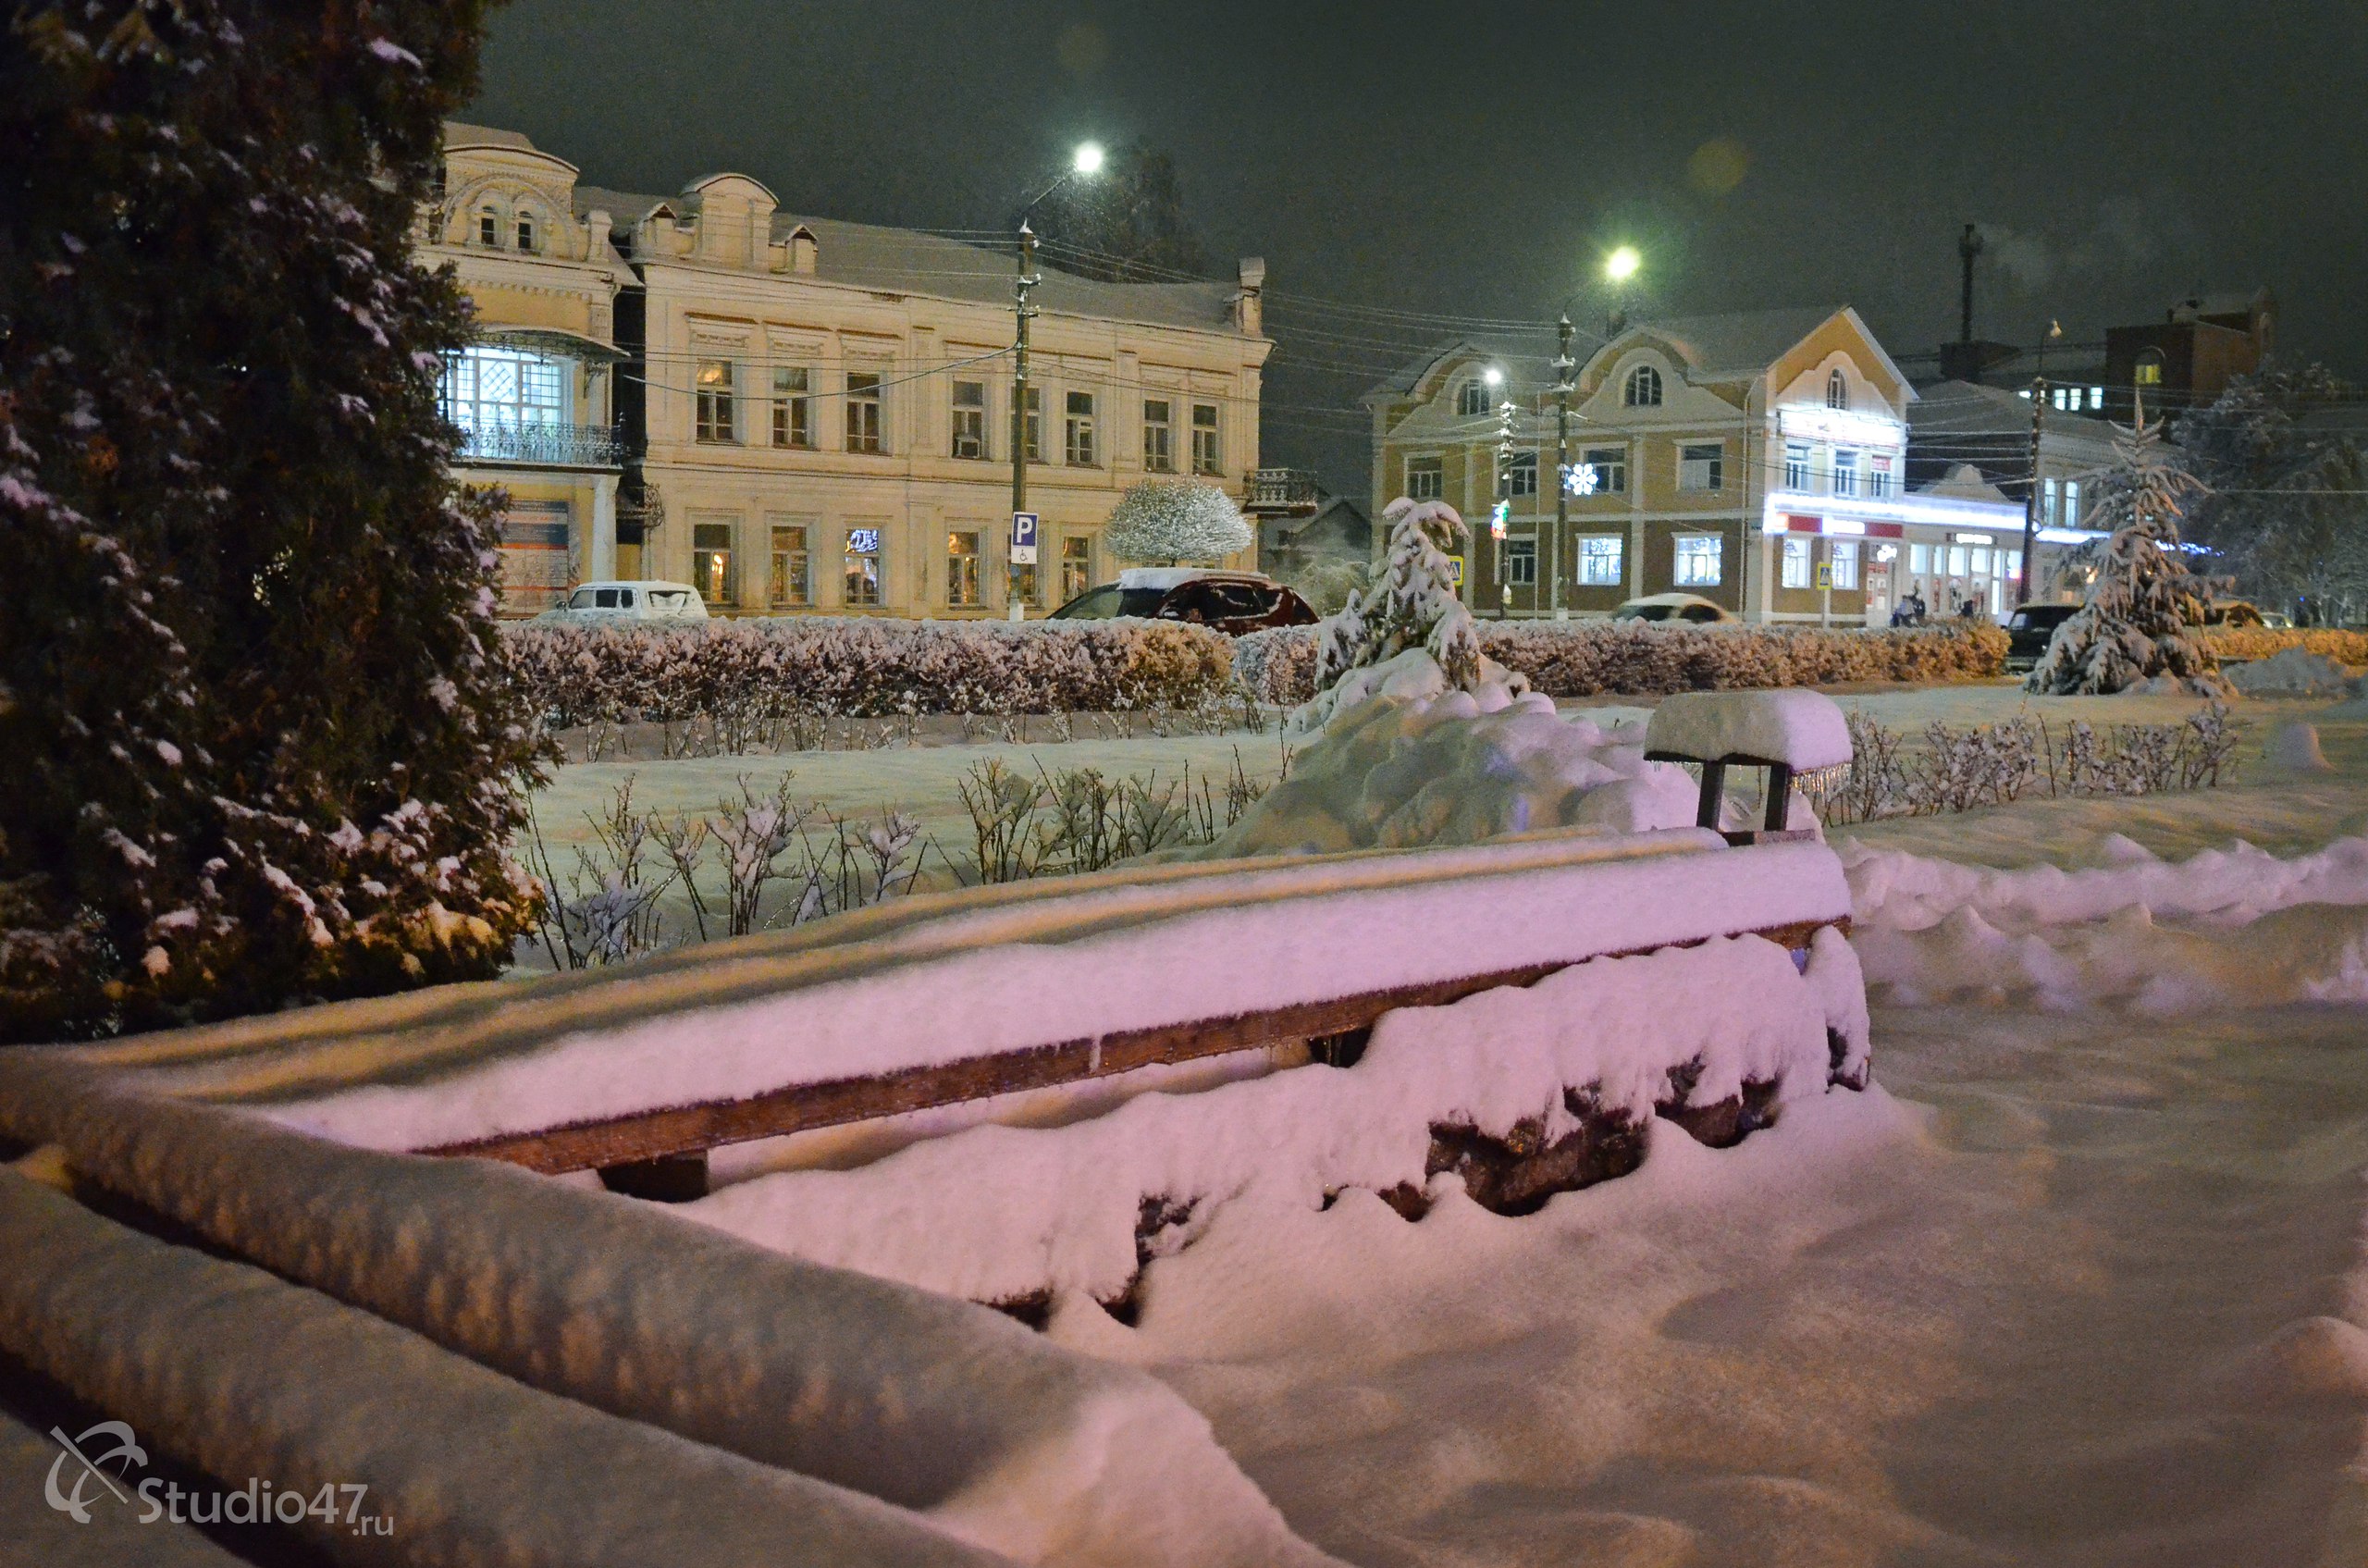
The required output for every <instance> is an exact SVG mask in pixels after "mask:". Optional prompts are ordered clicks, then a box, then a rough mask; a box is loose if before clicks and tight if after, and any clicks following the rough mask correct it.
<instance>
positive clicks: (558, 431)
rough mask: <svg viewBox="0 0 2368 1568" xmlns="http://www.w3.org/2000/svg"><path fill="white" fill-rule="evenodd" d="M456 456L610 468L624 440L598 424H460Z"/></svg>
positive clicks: (621, 451)
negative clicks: (458, 453)
mask: <svg viewBox="0 0 2368 1568" xmlns="http://www.w3.org/2000/svg"><path fill="white" fill-rule="evenodd" d="M461 433H462V437H463V438H464V439H463V440H462V446H461V451H460V456H461V458H462V461H463V462H470V463H546V464H549V465H551V466H554V467H562V468H614V467H616V466H617V465H618V464H619V463H623V461H624V443H623V442H622V441H620V440H619V439H618V438H617V433H616V432H615V431H614V430H611V429H610V428H608V427H607V426H601V425H498V424H490V423H479V424H474V425H473V424H466V423H464V424H462V426H461Z"/></svg>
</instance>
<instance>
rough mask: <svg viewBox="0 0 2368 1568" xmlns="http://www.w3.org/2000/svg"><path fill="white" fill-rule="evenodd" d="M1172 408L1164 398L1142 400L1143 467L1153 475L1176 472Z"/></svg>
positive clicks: (1172, 405)
mask: <svg viewBox="0 0 2368 1568" xmlns="http://www.w3.org/2000/svg"><path fill="white" fill-rule="evenodd" d="M1174 406H1175V405H1174V404H1172V403H1170V402H1169V401H1167V400H1166V398H1145V399H1144V400H1143V466H1144V467H1145V468H1147V469H1149V470H1150V471H1151V472H1152V473H1153V474H1173V473H1174V472H1176V447H1175V438H1176V430H1175V426H1173V425H1172V424H1171V423H1170V411H1171V410H1172V409H1173V408H1174Z"/></svg>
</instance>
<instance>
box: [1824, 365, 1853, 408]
mask: <svg viewBox="0 0 2368 1568" xmlns="http://www.w3.org/2000/svg"><path fill="white" fill-rule="evenodd" d="M1825 406H1826V407H1828V408H1848V407H1849V406H1850V380H1849V377H1845V376H1844V375H1843V374H1842V372H1841V370H1840V369H1839V368H1838V367H1837V368H1835V369H1833V370H1831V371H1828V372H1827V373H1826V377H1825Z"/></svg>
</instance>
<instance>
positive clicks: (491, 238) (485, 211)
mask: <svg viewBox="0 0 2368 1568" xmlns="http://www.w3.org/2000/svg"><path fill="white" fill-rule="evenodd" d="M477 243H478V244H480V245H499V244H500V243H501V215H500V214H499V213H498V212H496V211H494V210H493V208H492V207H491V206H489V205H488V206H485V207H481V208H479V209H478V211H477Z"/></svg>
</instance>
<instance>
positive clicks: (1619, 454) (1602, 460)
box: [1580, 447, 1628, 496]
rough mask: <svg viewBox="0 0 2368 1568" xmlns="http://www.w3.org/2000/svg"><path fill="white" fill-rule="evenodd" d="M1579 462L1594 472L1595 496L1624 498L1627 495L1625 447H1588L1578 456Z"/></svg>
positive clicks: (1626, 450) (1626, 453)
mask: <svg viewBox="0 0 2368 1568" xmlns="http://www.w3.org/2000/svg"><path fill="white" fill-rule="evenodd" d="M1580 461H1581V462H1583V463H1585V464H1586V465H1587V466H1588V467H1590V468H1592V469H1594V470H1595V493H1596V494H1597V495H1599V496H1624V495H1626V494H1627V493H1628V449H1627V448H1626V447H1590V448H1588V449H1587V450H1586V451H1585V452H1584V453H1582V454H1581V455H1580Z"/></svg>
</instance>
